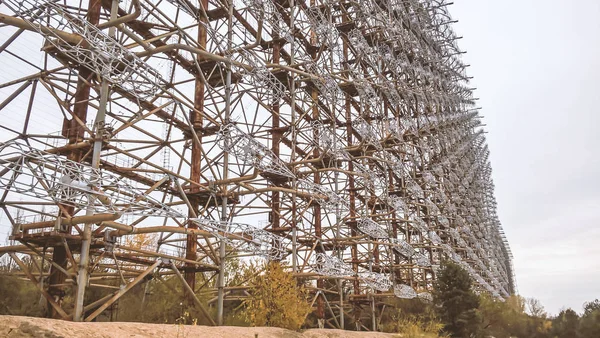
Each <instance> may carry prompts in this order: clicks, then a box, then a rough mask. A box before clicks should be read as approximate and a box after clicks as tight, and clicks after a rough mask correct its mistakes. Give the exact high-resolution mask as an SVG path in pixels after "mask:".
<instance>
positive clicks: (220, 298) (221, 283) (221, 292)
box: [217, 1, 233, 326]
mask: <svg viewBox="0 0 600 338" xmlns="http://www.w3.org/2000/svg"><path fill="white" fill-rule="evenodd" d="M228 12H229V15H228V17H227V49H231V48H232V39H233V31H232V29H233V21H232V18H233V2H231V1H230V2H229V8H228ZM226 57H227V59H228V60H229V61H231V54H229V53H228V54H227V56H226ZM226 67H227V72H226V75H225V121H224V122H225V124H228V123H229V120H230V118H231V63H229V62H228V63H227V65H226ZM227 140H228V139H227V138H225V142H228V141H227ZM225 149H229V147H228V145H225ZM228 176H229V153H228V152H227V151H225V154H224V155H223V179H225V180H226V179H227V178H228ZM221 191H222V194H223V197H222V201H221V221H223V222H225V221H227V220H228V209H227V193H228V192H227V185H226V184H225V185H224V186H223V187H222V190H221ZM226 246H227V244H226V243H225V241H224V240H222V239H221V241H220V243H219V278H218V279H217V325H219V326H221V325H223V308H224V301H225V255H226V250H225V249H226Z"/></svg>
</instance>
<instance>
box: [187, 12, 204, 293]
mask: <svg viewBox="0 0 600 338" xmlns="http://www.w3.org/2000/svg"><path fill="white" fill-rule="evenodd" d="M200 5H201V6H202V8H204V10H206V9H207V7H208V0H202V1H200ZM202 12H204V11H201V13H202ZM205 25H208V19H207V18H205V17H204V16H202V17H201V18H200V22H199V23H198V45H199V48H206V26H205ZM202 61H204V58H203V57H202V56H200V55H198V62H202ZM203 112H204V82H203V81H202V78H201V77H200V76H199V75H198V76H197V77H196V81H195V87H194V110H192V111H190V122H191V124H192V127H193V128H194V131H195V132H196V133H197V135H198V140H199V141H200V142H202V130H203V129H202V123H203V118H202V113H203ZM191 132H193V131H190V133H191ZM190 139H191V151H192V156H191V157H192V158H191V168H190V180H191V181H193V182H196V183H200V177H201V170H202V168H201V165H200V163H201V160H202V146H201V144H198V143H196V142H195V141H194V139H193V138H192V137H190ZM190 192H191V193H194V192H195V191H194V190H191V191H190ZM189 200H190V204H191V205H192V207H193V208H194V209H195V210H193V211H192V210H190V211H189V212H188V215H189V216H190V217H194V214H196V215H197V212H198V207H199V201H198V198H196V197H190V198H189ZM187 226H188V228H190V229H197V228H198V225H197V224H196V223H194V222H188V225H187ZM197 248H198V236H197V235H196V234H189V235H187V237H186V242H185V258H186V259H189V260H193V261H195V260H196V250H197ZM184 276H185V281H186V282H187V283H188V285H189V286H190V287H191V288H192V290H194V291H195V290H196V270H195V266H194V265H193V264H188V263H186V264H185V273H184ZM186 301H187V302H188V303H190V304H192V302H193V299H192V298H191V296H190V297H187V298H186Z"/></svg>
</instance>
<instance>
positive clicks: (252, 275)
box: [0, 236, 600, 338]
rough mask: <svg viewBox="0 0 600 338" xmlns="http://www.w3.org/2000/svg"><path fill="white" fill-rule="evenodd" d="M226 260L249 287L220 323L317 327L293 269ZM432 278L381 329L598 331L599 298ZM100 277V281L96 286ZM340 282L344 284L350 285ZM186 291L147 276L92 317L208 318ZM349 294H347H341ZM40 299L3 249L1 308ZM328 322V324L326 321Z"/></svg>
mask: <svg viewBox="0 0 600 338" xmlns="http://www.w3.org/2000/svg"><path fill="white" fill-rule="evenodd" d="M147 240H148V238H145V237H141V236H140V237H139V238H135V241H132V242H131V243H128V244H129V245H131V246H136V247H137V246H138V245H139V246H140V247H143V246H144V243H145V242H147ZM21 260H22V261H23V263H24V264H25V266H26V267H27V269H28V270H29V271H33V272H35V273H34V275H35V277H36V278H39V277H40V276H39V274H38V273H37V271H39V270H38V267H39V266H41V265H42V264H47V262H42V261H41V260H40V259H39V258H38V257H37V256H35V257H33V258H31V257H29V256H23V257H21ZM225 265H226V272H225V285H226V286H228V287H234V286H245V287H248V289H247V292H248V294H250V298H247V300H244V298H245V297H247V294H246V293H245V292H246V291H245V290H242V289H237V288H232V289H230V290H229V291H228V292H229V295H230V296H231V298H230V300H228V301H226V302H225V309H224V324H225V325H235V326H263V325H264V326H279V327H286V328H291V329H298V328H300V327H301V326H302V325H304V327H316V319H315V318H316V315H315V312H314V311H313V308H312V307H311V306H310V303H309V301H308V300H309V298H310V296H309V295H308V292H307V290H306V286H305V285H307V284H306V283H304V282H302V281H300V282H299V281H297V280H296V279H295V278H293V276H292V274H291V273H289V272H286V271H289V269H285V268H284V267H282V266H281V265H280V264H279V263H275V262H272V263H269V264H264V263H263V264H258V263H252V262H250V263H249V262H244V261H242V260H239V259H234V258H229V259H227V260H226V262H225ZM98 269H102V268H101V267H98ZM100 272H102V271H100ZM106 272H108V271H106ZM124 272H125V273H126V272H127V271H124ZM437 277H438V282H437V283H436V284H435V290H434V292H433V294H434V302H433V303H427V302H423V301H421V300H420V299H398V298H385V299H382V300H383V302H384V303H383V304H380V306H379V307H378V308H377V309H376V313H377V318H376V319H377V322H378V328H379V330H381V331H384V332H391V333H400V334H401V336H402V337H404V338H411V337H419V338H434V337H460V338H462V337H473V338H480V337H481V338H489V337H495V338H509V337H519V338H598V337H600V300H598V299H596V300H594V301H591V302H588V303H585V304H584V311H583V313H580V314H578V313H576V312H575V311H573V310H572V309H564V310H562V311H561V312H560V313H559V314H558V315H557V316H554V317H552V316H549V315H548V314H547V313H546V311H545V310H544V308H543V306H542V305H541V303H540V302H539V301H538V300H535V299H525V298H523V297H520V296H511V297H509V298H508V299H506V300H505V301H501V300H498V299H496V298H494V297H491V296H489V295H487V294H480V295H476V294H475V293H474V292H473V291H472V287H473V286H472V281H471V280H470V278H469V276H468V274H467V273H466V272H465V271H464V270H462V268H461V267H460V266H457V265H455V264H453V263H444V264H443V266H442V267H441V269H440V272H439V273H438V276H437ZM196 280H197V284H196V285H197V291H196V297H197V298H198V299H199V300H200V302H201V303H202V304H204V306H205V307H206V309H207V311H208V312H209V314H210V315H211V317H212V318H216V314H217V309H216V293H215V292H212V291H210V292H208V291H206V290H207V288H208V289H213V290H214V288H215V287H216V277H215V275H214V273H213V272H198V273H197V274H196ZM44 283H45V282H44ZM327 283H330V281H327ZM100 284H102V285H103V286H102V287H99V286H98V285H100ZM121 284H123V282H122V281H119V280H111V281H102V280H97V281H93V282H92V283H91V286H90V287H89V288H88V290H87V292H86V301H85V303H86V304H90V303H92V302H94V301H96V300H98V299H100V298H102V297H105V296H107V295H109V294H111V293H113V292H115V290H118V289H119V288H120V287H121V286H122V285H121ZM332 285H333V284H332ZM345 285H346V287H348V286H350V285H351V284H345ZM200 286H203V287H200ZM330 286H331V285H330ZM64 292H65V295H66V296H65V297H64V299H63V302H62V306H63V308H64V309H65V311H67V313H70V312H72V310H73V298H72V296H71V293H72V287H69V286H67V287H65V289H64ZM184 295H185V293H184V289H183V287H182V284H181V281H180V280H179V279H178V277H177V276H175V275H173V274H171V275H162V276H159V275H158V274H156V275H150V276H148V277H147V278H145V279H144V280H143V281H142V282H140V283H139V284H138V285H136V286H135V287H133V288H132V289H131V290H130V291H129V292H127V293H126V294H125V295H124V296H123V297H122V298H120V299H119V301H118V302H116V303H115V304H114V305H113V306H111V307H109V308H108V309H107V310H106V311H104V312H103V313H102V315H100V316H99V317H98V318H97V319H96V320H97V321H129V322H146V323H162V324H165V323H166V324H176V325H194V324H197V325H208V324H209V322H208V320H207V319H206V317H205V316H204V315H203V313H202V312H201V311H200V309H199V308H197V306H196V305H195V304H194V303H192V302H188V301H185V300H184V299H185V298H184ZM312 295H313V297H314V294H312ZM326 296H327V297H331V298H328V299H329V302H332V301H334V302H335V301H336V297H337V296H336V295H331V296H329V295H326ZM347 301H348V298H345V302H347ZM46 306H47V304H46V301H45V299H44V298H43V297H42V296H41V293H40V292H39V290H38V288H37V287H36V286H35V285H34V284H33V283H31V282H30V281H28V280H26V276H25V274H24V273H23V271H21V269H20V268H19V267H18V266H17V265H16V264H14V263H12V261H11V260H10V259H8V257H7V256H6V255H5V256H4V257H2V258H0V314H3V315H23V316H40V317H41V316H44V314H45V311H46V308H45V307H46ZM384 306H385V307H384ZM382 310H383V311H382ZM91 311H93V310H90V311H88V313H87V315H89V314H90V313H91ZM362 311H363V312H362V316H363V317H362V321H363V323H367V322H370V320H368V318H367V319H365V317H364V316H368V315H369V314H370V309H369V308H364V309H362ZM353 320H354V319H353V318H352V317H351V315H347V316H346V318H345V324H346V325H345V326H346V328H347V329H355V327H356V325H355V322H354V321H353ZM367 325H368V324H367ZM326 327H330V326H328V324H326ZM367 327H369V326H367Z"/></svg>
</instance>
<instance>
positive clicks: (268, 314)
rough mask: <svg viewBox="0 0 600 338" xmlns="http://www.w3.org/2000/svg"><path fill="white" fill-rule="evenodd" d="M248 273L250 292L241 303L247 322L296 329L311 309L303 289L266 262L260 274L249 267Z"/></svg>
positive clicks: (276, 264) (277, 267)
mask: <svg viewBox="0 0 600 338" xmlns="http://www.w3.org/2000/svg"><path fill="white" fill-rule="evenodd" d="M247 272H248V275H249V276H250V278H249V282H250V285H251V289H250V290H249V293H250V296H249V297H248V299H246V300H245V301H244V303H243V306H244V310H243V314H244V316H245V317H246V320H247V321H248V322H249V323H250V324H251V325H252V326H277V327H283V328H286V329H290V330H297V329H299V328H300V326H302V323H304V320H305V318H306V316H307V315H308V314H309V313H310V311H311V309H312V307H311V305H310V304H309V303H308V301H307V300H306V298H307V291H306V289H305V288H304V287H303V286H298V284H296V281H295V279H294V276H293V275H292V274H291V273H289V272H286V271H284V269H283V267H282V266H281V264H279V263H278V262H270V263H267V265H266V266H265V267H264V273H262V274H260V273H257V269H256V267H255V266H254V265H252V264H251V265H250V267H249V268H248V269H247Z"/></svg>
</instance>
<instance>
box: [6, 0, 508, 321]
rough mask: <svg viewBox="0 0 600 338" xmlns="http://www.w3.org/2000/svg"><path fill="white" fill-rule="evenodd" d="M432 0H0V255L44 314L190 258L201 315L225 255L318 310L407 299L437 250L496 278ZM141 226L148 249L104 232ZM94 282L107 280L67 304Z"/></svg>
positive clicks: (484, 181) (462, 96) (483, 192)
mask: <svg viewBox="0 0 600 338" xmlns="http://www.w3.org/2000/svg"><path fill="white" fill-rule="evenodd" d="M448 5H449V4H448V3H446V2H445V0H382V1H379V0H351V1H346V0H340V1H337V0H332V1H326V0H309V1H298V0H289V1H285V0H243V1H240V0H237V1H236V2H233V3H230V2H228V1H227V0H210V1H209V0H201V1H200V2H198V1H197V0H169V1H162V0H125V1H116V0H112V1H111V0H91V1H88V0H83V1H70V0H61V1H44V0H22V1H21V0H3V1H2V4H1V5H0V12H1V13H2V14H0V23H2V26H1V27H0V36H1V42H2V43H1V46H0V60H1V61H2V64H3V65H4V67H5V69H4V70H3V72H2V74H0V83H1V84H0V102H1V103H0V119H1V120H2V123H1V126H0V128H1V129H0V141H1V143H0V144H1V145H0V196H1V197H0V207H1V208H2V213H3V215H2V216H3V217H2V222H3V223H4V224H9V225H10V227H11V231H12V233H11V237H10V238H11V240H13V241H14V242H13V243H12V244H11V245H8V246H5V247H0V255H4V254H6V255H8V256H10V257H11V259H12V260H14V262H15V263H16V264H18V265H20V266H21V269H22V270H23V271H22V272H23V274H24V276H25V277H27V278H28V279H30V280H31V281H32V282H34V283H35V284H36V285H38V287H39V288H40V291H41V292H42V294H43V295H44V297H45V298H46V299H47V302H48V304H49V307H50V308H51V309H52V311H53V315H54V316H57V317H59V318H64V319H74V320H86V321H90V320H92V319H94V318H95V317H96V316H97V315H99V314H100V313H102V311H103V310H105V309H106V308H107V307H108V306H110V305H111V304H113V303H114V302H115V301H117V300H118V298H119V297H120V296H121V295H123V294H124V293H125V292H127V291H128V290H129V289H130V288H131V287H133V286H135V285H136V284H138V283H140V282H142V281H143V280H144V278H145V277H146V276H147V275H149V274H151V273H163V272H168V273H171V274H174V275H177V276H179V278H180V279H181V281H182V283H183V284H184V286H185V288H186V290H197V289H198V288H199V287H201V286H200V285H196V281H195V275H196V273H197V272H204V273H207V274H212V275H214V277H215V278H216V279H217V281H218V282H217V284H216V285H217V288H216V289H215V290H213V291H214V293H215V296H216V297H215V299H216V304H215V306H217V308H218V309H219V315H218V318H215V319H212V318H211V319H210V320H211V321H214V322H216V323H221V322H222V317H223V314H222V311H223V302H227V301H228V300H227V298H228V294H229V292H228V290H227V288H226V286H225V283H224V274H223V273H224V263H225V261H226V259H228V258H231V257H237V256H241V257H247V256H255V257H262V258H264V259H269V260H280V261H282V262H284V263H285V265H286V266H287V267H288V268H289V269H290V270H291V271H293V272H294V274H295V275H296V276H298V277H301V278H303V279H305V280H308V281H309V283H310V285H311V290H312V296H313V297H314V298H313V299H314V307H315V314H316V316H317V317H318V318H319V319H320V320H321V323H322V324H323V325H325V326H327V327H341V328H343V327H344V326H345V324H344V322H346V323H348V322H349V321H351V322H354V323H356V327H357V328H358V329H374V328H376V317H377V314H378V313H380V311H383V309H382V308H381V302H382V300H383V299H384V298H385V297H400V298H415V297H420V298H423V299H428V298H429V297H430V294H429V293H428V292H429V290H431V287H432V282H433V281H434V280H435V276H436V271H437V268H438V267H439V264H440V261H441V260H442V259H444V258H448V259H451V260H453V261H455V262H457V263H458V264H460V265H461V266H463V267H464V268H465V269H466V270H467V271H468V272H469V273H470V274H471V275H472V277H473V278H474V280H475V281H476V287H477V289H478V290H479V291H480V292H489V293H491V294H493V295H495V296H497V297H505V296H508V295H509V294H511V293H513V292H514V289H515V281H514V276H513V272H512V265H511V264H512V263H511V259H512V257H511V253H510V249H509V246H508V243H507V241H506V238H505V236H504V234H503V231H502V227H501V225H500V222H499V220H498V217H497V215H496V202H495V198H494V191H493V190H494V186H493V183H492V180H491V167H490V163H489V160H488V156H489V151H488V148H487V146H486V144H485V138H484V132H483V130H482V126H481V122H480V116H479V115H478V108H476V107H475V101H476V99H475V98H474V97H473V94H472V89H471V88H469V77H468V76H467V75H466V73H465V68H466V67H467V65H465V64H464V63H463V62H462V61H461V58H460V55H461V54H462V53H463V52H461V50H460V49H459V48H458V46H457V43H456V42H457V40H458V39H459V37H458V36H457V35H456V34H455V33H454V32H453V30H452V28H451V24H452V23H453V22H454V21H453V20H452V18H451V17H450V15H449V13H448ZM148 233H156V234H160V237H159V239H158V241H157V243H155V244H153V245H150V246H149V247H143V248H139V247H134V246H132V245H128V243H130V241H127V240H125V239H126V238H128V237H131V236H133V235H136V234H148ZM27 255H31V256H35V257H39V258H43V259H42V264H41V265H40V266H38V268H37V269H38V271H30V270H28V268H27V267H26V266H25V264H24V263H23V257H24V256H27ZM106 279H117V280H121V284H122V287H121V288H120V289H119V290H116V291H115V292H114V294H113V295H112V296H111V297H106V298H105V299H99V300H96V301H94V302H93V303H90V304H84V303H83V300H84V294H85V291H86V289H88V288H94V287H102V283H103V281H106ZM69 286H74V289H76V290H77V293H76V306H75V311H74V313H66V312H65V310H63V309H62V307H61V301H62V297H63V296H64V290H65V289H66V287H69ZM188 298H191V300H192V301H195V302H196V305H197V306H199V307H200V308H201V309H203V311H205V312H206V310H205V304H202V303H201V302H199V301H198V300H197V298H195V296H193V295H192V294H191V293H189V294H188ZM90 312H91V314H89V315H87V316H86V315H84V314H85V313H90ZM348 317H351V318H348Z"/></svg>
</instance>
